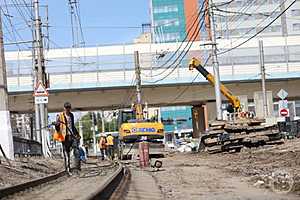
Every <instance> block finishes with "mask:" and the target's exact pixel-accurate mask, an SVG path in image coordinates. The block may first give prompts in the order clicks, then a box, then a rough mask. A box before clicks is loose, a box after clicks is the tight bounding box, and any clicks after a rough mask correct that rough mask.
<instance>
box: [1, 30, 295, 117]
mask: <svg viewBox="0 0 300 200" xmlns="http://www.w3.org/2000/svg"><path fill="white" fill-rule="evenodd" d="M263 40H264V51H265V61H266V65H265V66H266V73H267V74H268V76H267V89H268V90H271V91H273V96H274V97H275V95H276V93H277V91H279V90H280V89H281V88H284V89H285V90H287V91H288V92H289V97H290V98H292V99H300V98H299V95H300V93H299V92H298V88H297V87H298V85H299V83H300V36H290V37H266V38H264V39H263ZM240 42H242V41H241V40H239V39H231V40H218V43H219V49H221V50H220V51H221V52H222V51H224V50H227V49H230V48H232V47H234V46H235V45H237V44H239V43H240ZM183 46H185V45H183ZM179 47H180V43H166V44H128V45H114V46H97V47H88V48H84V49H83V48H77V49H72V48H70V49H52V50H50V51H48V52H45V55H46V61H47V65H46V69H47V72H49V75H50V88H49V92H50V98H49V111H58V110H61V107H62V104H63V102H65V101H71V102H72V104H73V105H74V107H75V108H76V109H78V110H94V109H111V108H119V107H126V106H129V105H130V104H131V102H132V101H131V100H132V97H133V93H134V87H133V85H134V79H135V77H134V63H133V60H134V59H133V52H134V51H135V50H138V51H139V53H140V64H141V67H142V80H143V88H144V90H143V97H144V98H143V99H144V101H146V102H148V104H149V105H153V106H163V105H195V104H205V103H207V104H208V105H209V104H212V102H213V101H214V90H213V88H212V87H211V86H210V85H208V84H207V82H206V80H205V79H204V78H203V77H200V76H198V77H196V76H197V72H196V71H193V72H191V71H188V67H187V65H188V61H189V60H190V58H191V57H198V58H201V59H202V60H203V61H204V60H205V59H206V58H207V57H208V55H209V53H210V49H209V47H208V46H207V45H205V43H204V42H201V41H197V42H194V43H193V45H192V46H191V49H190V51H189V53H188V54H187V56H186V58H185V59H182V60H176V59H175V58H176V57H177V56H178V55H180V53H181V52H184V49H183V48H181V49H180V50H179V51H177V52H176V49H178V48H179ZM174 52H175V53H176V54H175V55H176V56H174V57H172V55H173V54H174ZM258 52H259V51H258V41H257V40H251V41H250V42H248V43H246V44H245V45H243V46H241V47H240V48H237V49H235V50H232V51H229V52H228V53H224V54H220V55H219V61H220V74H221V79H222V81H223V82H224V83H226V85H227V86H228V88H230V90H232V92H233V93H234V94H236V95H248V98H249V99H253V93H254V92H255V91H259V90H260V88H261V87H260V81H259V78H260V67H259V64H258V62H259V61H258ZM160 55H165V56H163V58H160V57H161V56H160ZM167 60H170V61H171V62H174V63H175V64H176V65H175V66H176V67H170V68H169V67H168V65H167V64H165V62H166V61H167ZM6 61H7V76H8V78H7V80H8V91H9V108H10V111H12V112H32V111H33V106H34V104H33V97H32V88H33V76H32V57H31V52H7V53H6ZM206 68H207V69H208V71H211V72H212V67H211V65H210V63H209V64H208V65H207V67H206ZM162 72H164V73H162ZM160 73H162V74H161V75H159V74H160ZM168 74H169V75H168ZM166 75H168V76H166ZM164 77H166V78H164ZM195 77H196V78H195ZM161 79H162V80H161ZM193 80H194V81H193ZM192 81H193V83H191V82H192ZM210 107H211V109H214V106H210Z"/></svg>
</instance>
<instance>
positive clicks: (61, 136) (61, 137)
mask: <svg viewBox="0 0 300 200" xmlns="http://www.w3.org/2000/svg"><path fill="white" fill-rule="evenodd" d="M58 120H59V121H60V122H61V123H60V126H59V131H55V133H54V134H53V139H54V140H56V141H59V142H63V141H65V137H66V134H67V126H66V120H65V115H64V113H63V112H61V113H59V115H58Z"/></svg>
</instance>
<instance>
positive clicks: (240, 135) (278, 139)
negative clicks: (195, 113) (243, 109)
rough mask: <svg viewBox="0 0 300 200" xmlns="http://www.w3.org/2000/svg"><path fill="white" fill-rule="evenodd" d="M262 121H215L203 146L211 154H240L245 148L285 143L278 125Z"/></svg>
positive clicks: (203, 141)
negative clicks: (228, 152) (224, 152)
mask: <svg viewBox="0 0 300 200" xmlns="http://www.w3.org/2000/svg"><path fill="white" fill-rule="evenodd" d="M264 122H265V121H264V120H260V119H238V120H235V121H213V122H210V124H209V130H208V131H207V132H205V133H204V134H203V135H202V139H201V144H202V145H204V146H205V147H206V149H207V150H208V151H209V152H211V153H217V152H223V151H231V150H234V151H237V152H239V151H240V150H241V148H243V147H257V146H261V145H266V144H281V143H283V142H284V140H283V137H282V134H281V133H280V131H279V130H278V127H277V125H266V124H264Z"/></svg>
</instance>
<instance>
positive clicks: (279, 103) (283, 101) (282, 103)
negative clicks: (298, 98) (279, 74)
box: [278, 100, 289, 110]
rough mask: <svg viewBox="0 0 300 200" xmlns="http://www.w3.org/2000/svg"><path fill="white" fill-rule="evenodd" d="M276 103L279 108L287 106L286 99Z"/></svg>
mask: <svg viewBox="0 0 300 200" xmlns="http://www.w3.org/2000/svg"><path fill="white" fill-rule="evenodd" d="M278 105H279V110H280V109H282V108H289V105H288V100H280V101H279V102H278Z"/></svg>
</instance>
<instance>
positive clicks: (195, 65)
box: [189, 58, 241, 110]
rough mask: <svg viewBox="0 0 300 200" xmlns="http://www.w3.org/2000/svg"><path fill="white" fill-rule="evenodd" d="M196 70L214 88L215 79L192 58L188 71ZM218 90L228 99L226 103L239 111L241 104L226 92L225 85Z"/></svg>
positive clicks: (236, 98) (228, 91)
mask: <svg viewBox="0 0 300 200" xmlns="http://www.w3.org/2000/svg"><path fill="white" fill-rule="evenodd" d="M194 68H195V69H197V70H198V71H199V72H200V73H201V75H202V76H203V77H204V78H205V79H206V80H208V82H209V83H210V84H211V85H212V86H215V84H216V82H215V77H214V76H213V75H212V74H211V73H209V72H208V71H207V70H206V69H205V68H204V67H203V66H202V65H201V62H200V61H199V60H198V59H197V58H192V60H191V61H190V63H189V69H190V70H193V69H194ZM220 90H221V93H222V94H223V95H224V96H225V97H226V98H227V99H228V101H229V102H230V103H231V104H232V106H233V107H234V108H235V109H236V110H240V107H241V102H240V100H239V99H238V97H237V96H234V95H233V94H232V93H231V92H230V90H228V89H227V88H226V87H225V85H223V84H222V83H221V85H220Z"/></svg>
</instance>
